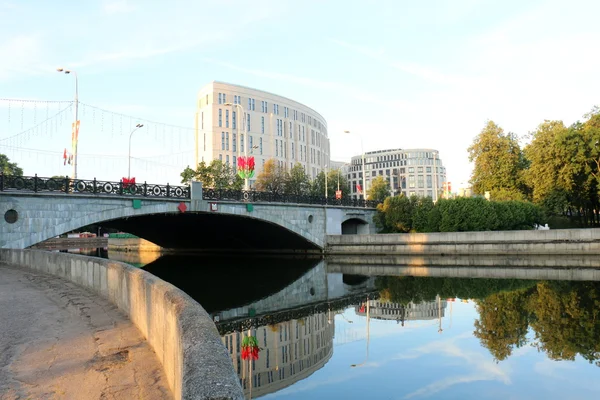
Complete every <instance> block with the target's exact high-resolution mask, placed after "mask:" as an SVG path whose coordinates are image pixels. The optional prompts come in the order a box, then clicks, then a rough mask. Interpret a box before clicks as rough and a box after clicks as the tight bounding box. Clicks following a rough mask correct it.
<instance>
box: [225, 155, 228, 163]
mask: <svg viewBox="0 0 600 400" xmlns="http://www.w3.org/2000/svg"><path fill="white" fill-rule="evenodd" d="M225 163H226V164H227V165H229V155H226V156H225Z"/></svg>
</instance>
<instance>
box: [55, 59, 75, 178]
mask: <svg viewBox="0 0 600 400" xmlns="http://www.w3.org/2000/svg"><path fill="white" fill-rule="evenodd" d="M56 71H58V72H64V73H65V74H66V75H69V74H71V73H73V76H74V77H75V125H74V128H73V129H75V135H73V136H74V139H73V179H77V142H78V141H79V126H78V123H77V121H79V83H78V81H77V72H75V71H73V70H69V69H64V68H57V69H56Z"/></svg>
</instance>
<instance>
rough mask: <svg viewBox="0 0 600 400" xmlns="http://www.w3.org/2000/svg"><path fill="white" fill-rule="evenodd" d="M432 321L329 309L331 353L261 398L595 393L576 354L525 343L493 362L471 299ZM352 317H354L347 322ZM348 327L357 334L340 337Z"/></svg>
mask: <svg viewBox="0 0 600 400" xmlns="http://www.w3.org/2000/svg"><path fill="white" fill-rule="evenodd" d="M449 308H450V305H448V307H447V309H446V316H445V317H444V318H442V328H443V332H442V333H441V334H440V333H438V321H437V320H433V321H407V322H406V323H405V326H404V327H402V326H401V325H400V324H397V323H396V321H386V320H377V319H374V318H371V321H370V344H369V359H368V361H367V362H366V363H365V364H364V365H362V366H360V367H357V368H352V367H350V365H351V364H357V363H361V362H362V361H363V360H364V359H365V355H366V340H365V339H364V336H365V333H364V332H365V331H366V318H365V317H364V316H359V315H356V313H355V309H354V308H353V307H352V308H348V309H346V310H345V311H344V313H343V316H342V315H336V317H335V339H334V350H333V356H332V358H331V359H330V360H329V362H328V363H327V364H326V365H325V366H324V367H323V368H321V369H320V370H318V371H316V372H315V373H314V374H313V375H311V376H310V377H308V378H307V379H304V380H301V381H299V382H296V383H295V384H294V385H292V386H290V387H288V388H285V389H283V390H280V391H278V392H275V393H272V394H269V395H266V396H264V397H263V398H265V399H290V400H291V399H337V398H339V399H419V398H443V399H538V398H543V399H594V398H599V397H600V383H598V381H597V377H598V372H599V371H598V367H597V366H595V365H594V364H589V363H588V362H587V361H586V360H583V359H582V358H581V357H579V356H577V357H576V361H574V362H573V361H553V360H550V359H549V358H548V357H547V356H546V354H545V353H544V352H538V351H537V349H536V348H535V347H533V346H532V345H531V342H532V339H533V334H532V332H531V331H530V332H529V333H528V339H529V344H527V345H525V346H523V347H521V348H519V349H516V350H515V351H514V352H513V354H512V355H511V356H509V357H508V358H507V359H506V360H504V361H501V362H499V363H496V361H494V358H493V356H492V355H491V354H490V352H489V351H488V350H487V349H486V348H483V347H482V346H481V344H480V342H479V339H477V338H475V337H474V336H473V331H474V326H473V325H474V320H475V319H476V318H478V314H477V311H476V310H475V304H474V303H473V302H469V303H462V302H459V301H457V302H455V303H454V304H453V305H452V316H450V311H449ZM347 320H350V321H353V323H352V324H351V323H349V322H347ZM450 324H451V325H450ZM351 332H356V333H362V336H363V339H362V340H360V341H354V342H350V343H342V342H343V341H344V340H343V337H344V336H348V335H351Z"/></svg>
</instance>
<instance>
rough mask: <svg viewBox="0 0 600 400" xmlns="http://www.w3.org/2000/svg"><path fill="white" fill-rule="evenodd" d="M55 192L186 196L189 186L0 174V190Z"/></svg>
mask: <svg viewBox="0 0 600 400" xmlns="http://www.w3.org/2000/svg"><path fill="white" fill-rule="evenodd" d="M9 191H20V192H34V193H42V192H46V193H47V192H55V193H61V192H62V193H69V194H91V195H113V196H133V197H154V198H173V199H189V198H190V188H189V186H171V185H169V184H166V185H158V184H152V183H146V182H144V183H124V182H123V181H119V182H114V181H100V180H97V179H95V178H94V179H92V180H89V179H71V178H69V177H68V176H66V177H64V178H62V177H61V178H57V177H53V178H42V177H39V176H37V175H35V176H15V175H4V174H0V192H9Z"/></svg>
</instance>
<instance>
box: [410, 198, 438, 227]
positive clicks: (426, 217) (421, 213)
mask: <svg viewBox="0 0 600 400" xmlns="http://www.w3.org/2000/svg"><path fill="white" fill-rule="evenodd" d="M413 204H414V211H413V217H412V230H414V231H415V232H436V231H437V229H438V228H437V227H436V226H435V224H432V223H431V221H432V219H431V218H430V214H431V213H432V212H433V208H434V207H435V205H434V204H433V200H432V199H431V197H418V198H417V197H415V200H414V202H413Z"/></svg>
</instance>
